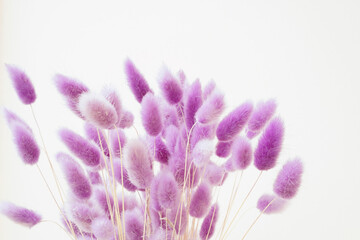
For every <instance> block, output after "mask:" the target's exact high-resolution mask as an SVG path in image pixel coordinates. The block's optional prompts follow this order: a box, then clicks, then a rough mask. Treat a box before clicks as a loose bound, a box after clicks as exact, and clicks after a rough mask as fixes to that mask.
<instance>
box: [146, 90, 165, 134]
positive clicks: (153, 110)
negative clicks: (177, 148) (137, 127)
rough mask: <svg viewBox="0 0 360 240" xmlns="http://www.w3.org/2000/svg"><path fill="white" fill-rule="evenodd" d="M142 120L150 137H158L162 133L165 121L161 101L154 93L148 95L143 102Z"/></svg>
mask: <svg viewBox="0 0 360 240" xmlns="http://www.w3.org/2000/svg"><path fill="white" fill-rule="evenodd" d="M141 119H142V124H143V125H144V128H145V130H146V132H147V133H148V134H149V135H151V136H156V135H158V134H159V133H160V132H161V130H162V128H163V120H162V116H161V111H160V106H159V101H158V99H157V98H156V97H155V96H154V95H153V94H152V93H148V94H146V95H145V96H144V98H143V100H142V102H141Z"/></svg>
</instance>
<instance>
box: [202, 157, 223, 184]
mask: <svg viewBox="0 0 360 240" xmlns="http://www.w3.org/2000/svg"><path fill="white" fill-rule="evenodd" d="M224 175H225V170H224V168H222V167H220V166H218V165H216V164H215V163H212V162H210V163H209V164H208V165H207V166H206V170H205V179H206V180H207V181H208V182H209V183H210V184H211V185H212V186H220V185H221V183H222V181H223V179H224V177H225V176H224Z"/></svg>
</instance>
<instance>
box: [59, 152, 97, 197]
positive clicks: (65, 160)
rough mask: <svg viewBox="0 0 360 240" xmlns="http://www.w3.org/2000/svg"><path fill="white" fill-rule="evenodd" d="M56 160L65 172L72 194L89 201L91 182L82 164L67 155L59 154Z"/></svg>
mask: <svg viewBox="0 0 360 240" xmlns="http://www.w3.org/2000/svg"><path fill="white" fill-rule="evenodd" d="M56 158H57V161H58V162H59V164H60V166H61V168H62V171H63V172H64V175H65V179H66V181H67V182H68V184H69V186H70V190H71V192H72V193H73V194H74V195H75V196H76V197H77V198H79V199H82V200H86V199H89V198H90V196H91V192H92V190H91V185H90V181H89V179H88V178H87V176H86V175H85V172H84V170H83V169H82V168H81V166H80V164H78V163H77V162H75V160H74V159H73V158H72V157H70V156H69V155H67V154H65V153H58V154H57V155H56Z"/></svg>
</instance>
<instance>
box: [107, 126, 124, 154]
mask: <svg viewBox="0 0 360 240" xmlns="http://www.w3.org/2000/svg"><path fill="white" fill-rule="evenodd" d="M109 135H110V136H109V137H110V146H111V151H112V153H113V156H115V157H118V158H120V157H121V156H120V155H121V154H122V153H123V152H124V146H125V144H126V136H125V133H124V132H123V131H122V130H121V129H113V130H111V131H110V134H109ZM119 141H120V145H119ZM120 147H121V149H120Z"/></svg>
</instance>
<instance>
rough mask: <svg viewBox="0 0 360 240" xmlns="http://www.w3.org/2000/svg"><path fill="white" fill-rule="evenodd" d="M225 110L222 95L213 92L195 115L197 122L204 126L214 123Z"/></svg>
mask: <svg viewBox="0 0 360 240" xmlns="http://www.w3.org/2000/svg"><path fill="white" fill-rule="evenodd" d="M224 109H225V102H224V95H223V94H221V93H219V92H213V93H212V94H211V95H210V96H209V97H208V98H207V99H206V100H205V102H204V103H203V105H202V106H201V107H200V108H199V110H198V111H197V112H196V114H195V118H196V119H197V121H198V122H200V123H203V124H206V123H212V122H215V121H216V120H217V119H218V118H219V117H220V115H221V113H222V112H223V111H224Z"/></svg>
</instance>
